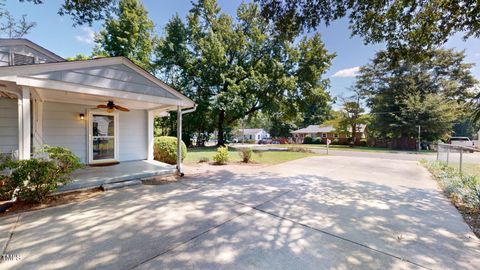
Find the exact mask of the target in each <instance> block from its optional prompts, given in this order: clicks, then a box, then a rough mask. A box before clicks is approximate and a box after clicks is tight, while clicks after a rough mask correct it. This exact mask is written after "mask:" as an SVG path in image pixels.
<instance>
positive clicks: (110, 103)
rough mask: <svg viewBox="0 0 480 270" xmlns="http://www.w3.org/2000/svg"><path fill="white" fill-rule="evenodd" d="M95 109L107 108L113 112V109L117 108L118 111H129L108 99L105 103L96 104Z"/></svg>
mask: <svg viewBox="0 0 480 270" xmlns="http://www.w3.org/2000/svg"><path fill="white" fill-rule="evenodd" d="M97 109H107V112H109V113H111V112H113V111H114V110H115V109H117V110H119V111H123V112H129V111H130V110H129V109H127V108H125V107H122V106H120V105H115V103H113V101H111V100H109V101H108V103H107V105H103V104H100V105H98V106H97Z"/></svg>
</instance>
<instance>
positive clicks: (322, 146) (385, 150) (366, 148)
mask: <svg viewBox="0 0 480 270" xmlns="http://www.w3.org/2000/svg"><path fill="white" fill-rule="evenodd" d="M292 146H301V147H306V148H319V149H326V148H327V146H326V145H325V144H276V145H273V147H292ZM329 148H330V149H332V150H341V151H359V152H362V151H363V152H379V153H418V151H407V150H393V149H389V148H381V147H369V146H354V147H350V146H349V145H330V146H329ZM420 153H422V154H433V153H435V152H434V151H430V150H422V151H420Z"/></svg>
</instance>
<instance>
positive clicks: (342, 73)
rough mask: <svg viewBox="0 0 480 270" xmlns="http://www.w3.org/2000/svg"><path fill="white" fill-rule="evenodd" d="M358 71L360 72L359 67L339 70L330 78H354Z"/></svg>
mask: <svg viewBox="0 0 480 270" xmlns="http://www.w3.org/2000/svg"><path fill="white" fill-rule="evenodd" d="M359 71H360V67H352V68H346V69H341V70H339V71H337V72H335V74H333V76H332V77H339V78H348V77H355V76H357V74H358V72H359Z"/></svg>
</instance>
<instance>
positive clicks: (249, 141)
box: [245, 140, 256, 144]
mask: <svg viewBox="0 0 480 270" xmlns="http://www.w3.org/2000/svg"><path fill="white" fill-rule="evenodd" d="M245 143H248V144H255V143H256V142H255V140H245Z"/></svg>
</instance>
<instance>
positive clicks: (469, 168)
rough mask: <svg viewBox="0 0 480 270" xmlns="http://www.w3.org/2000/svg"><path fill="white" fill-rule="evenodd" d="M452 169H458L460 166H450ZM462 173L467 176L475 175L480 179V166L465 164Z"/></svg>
mask: <svg viewBox="0 0 480 270" xmlns="http://www.w3.org/2000/svg"><path fill="white" fill-rule="evenodd" d="M450 166H451V167H454V168H456V169H458V167H459V166H458V164H455V165H450ZM462 173H464V174H467V175H474V176H476V177H479V178H480V164H477V163H463V166H462Z"/></svg>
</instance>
